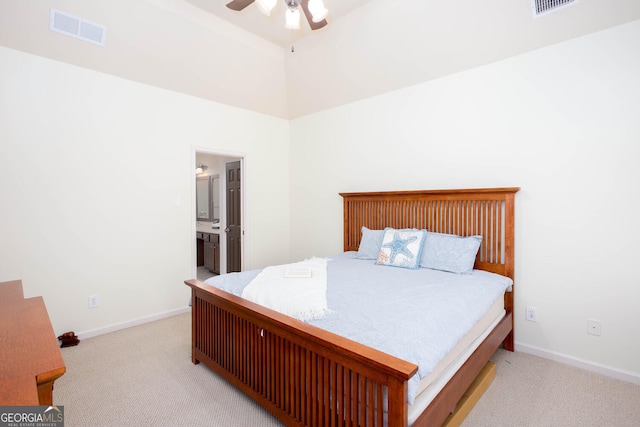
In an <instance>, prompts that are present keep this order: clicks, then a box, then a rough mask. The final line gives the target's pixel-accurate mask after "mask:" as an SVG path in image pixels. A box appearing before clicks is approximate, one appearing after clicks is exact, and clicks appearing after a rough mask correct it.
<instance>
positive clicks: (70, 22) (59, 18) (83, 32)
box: [49, 9, 107, 46]
mask: <svg viewBox="0 0 640 427" xmlns="http://www.w3.org/2000/svg"><path fill="white" fill-rule="evenodd" d="M49 29H51V31H55V32H57V33H60V34H64V35H67V36H71V37H75V38H77V39H80V40H84V41H87V42H89V43H94V44H98V45H100V46H104V37H105V33H106V31H107V29H106V28H105V27H103V26H101V25H97V24H93V23H91V22H88V21H85V20H83V19H80V18H77V17H75V16H72V15H69V14H68V13H64V12H60V11H59V10H55V9H51V17H50V18H49Z"/></svg>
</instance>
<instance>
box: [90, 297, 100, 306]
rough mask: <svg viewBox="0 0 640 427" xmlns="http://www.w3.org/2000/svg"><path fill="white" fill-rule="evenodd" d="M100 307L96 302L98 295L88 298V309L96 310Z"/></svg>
mask: <svg viewBox="0 0 640 427" xmlns="http://www.w3.org/2000/svg"><path fill="white" fill-rule="evenodd" d="M99 305H100V301H99V300H98V295H90V296H89V308H96V307H98V306H99Z"/></svg>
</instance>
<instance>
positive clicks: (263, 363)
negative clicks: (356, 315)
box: [185, 280, 417, 427]
mask: <svg viewBox="0 0 640 427" xmlns="http://www.w3.org/2000/svg"><path fill="white" fill-rule="evenodd" d="M185 283H186V284H187V285H188V286H190V287H191V289H192V296H193V299H192V301H193V308H192V310H193V316H192V319H193V325H192V333H193V337H192V338H193V340H192V341H193V346H192V361H193V363H198V362H203V363H204V364H206V365H207V366H208V367H210V368H211V369H213V370H214V371H215V372H217V373H219V374H220V375H221V376H223V377H224V378H226V379H227V380H228V381H229V382H231V383H232V384H234V385H235V386H236V387H238V388H240V389H241V390H243V391H244V392H245V393H246V394H248V395H249V396H250V397H252V398H253V399H254V400H256V401H258V402H259V403H260V404H261V405H263V406H264V407H265V408H267V409H268V410H269V411H270V412H271V413H273V414H274V415H275V416H276V417H278V418H279V419H280V420H282V421H283V422H284V423H285V424H287V425H292V426H293V425H304V426H338V425H339V426H376V427H378V426H380V427H381V426H387V425H388V426H406V423H407V421H406V420H407V405H406V400H407V381H408V379H409V378H410V377H411V376H412V375H413V374H414V373H415V372H416V371H417V366H416V365H414V364H411V363H409V362H406V361H404V360H401V359H398V358H396V357H393V356H390V355H388V354H386V353H383V352H380V351H377V350H374V349H372V348H369V347H367V346H364V345H361V344H358V343H356V342H354V341H351V340H348V339H346V338H343V337H340V336H338V335H335V334H332V333H330V332H327V331H324V330H322V329H320V328H317V327H314V326H312V325H309V324H306V323H304V322H300V321H297V320H295V319H293V318H290V317H288V316H284V315H282V314H280V313H278V312H275V311H273V310H270V309H268V308H265V307H262V306H260V305H257V304H254V303H251V302H250V301H246V300H244V299H242V298H238V297H236V296H234V295H232V294H229V293H227V292H224V291H222V290H219V289H216V288H213V287H211V286H208V285H205V284H204V283H202V282H199V281H197V280H188V281H185Z"/></svg>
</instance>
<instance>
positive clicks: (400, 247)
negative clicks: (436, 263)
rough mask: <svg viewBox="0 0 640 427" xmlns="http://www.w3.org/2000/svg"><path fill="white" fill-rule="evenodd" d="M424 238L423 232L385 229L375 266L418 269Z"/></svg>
mask: <svg viewBox="0 0 640 427" xmlns="http://www.w3.org/2000/svg"><path fill="white" fill-rule="evenodd" d="M424 236H425V231H424V230H396V229H393V228H385V229H384V237H383V238H382V244H381V245H380V251H379V253H378V260H377V261H376V264H380V265H390V266H393V267H402V268H411V269H416V268H418V266H419V265H420V252H421V251H422V244H423V242H424Z"/></svg>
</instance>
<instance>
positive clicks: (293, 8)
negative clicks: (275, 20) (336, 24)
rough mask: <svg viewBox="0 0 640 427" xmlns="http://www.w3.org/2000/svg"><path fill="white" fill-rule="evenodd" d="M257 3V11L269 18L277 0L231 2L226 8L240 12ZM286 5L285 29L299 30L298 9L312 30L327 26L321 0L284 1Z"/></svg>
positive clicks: (233, 0)
mask: <svg viewBox="0 0 640 427" xmlns="http://www.w3.org/2000/svg"><path fill="white" fill-rule="evenodd" d="M254 2H256V3H257V6H258V9H260V11H261V12H262V13H264V14H265V15H267V16H269V14H270V13H271V9H273V8H274V7H275V6H276V2H277V0H232V1H231V2H229V3H227V7H228V8H229V9H231V10H236V11H241V10H243V9H244V8H245V7H247V6H249V5H250V4H251V3H254ZM284 2H285V4H286V5H287V10H286V12H285V16H286V22H285V27H286V28H289V29H292V30H296V29H299V28H300V9H302V12H303V13H304V16H305V17H306V18H307V22H309V26H310V27H311V29H312V30H317V29H319V28H322V27H324V26H325V25H327V20H326V19H325V17H326V16H327V9H326V8H325V7H324V4H323V3H322V0H284Z"/></svg>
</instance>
